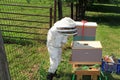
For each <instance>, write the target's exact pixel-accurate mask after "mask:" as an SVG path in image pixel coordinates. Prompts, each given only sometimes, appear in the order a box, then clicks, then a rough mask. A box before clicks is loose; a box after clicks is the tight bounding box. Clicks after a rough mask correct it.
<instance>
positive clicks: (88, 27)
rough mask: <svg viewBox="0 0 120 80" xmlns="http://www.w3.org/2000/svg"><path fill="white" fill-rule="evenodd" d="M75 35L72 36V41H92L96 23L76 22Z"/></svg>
mask: <svg viewBox="0 0 120 80" xmlns="http://www.w3.org/2000/svg"><path fill="white" fill-rule="evenodd" d="M76 27H77V33H78V34H77V35H75V36H74V37H73V41H79V40H84V41H93V40H95V36H96V28H97V23H96V22H86V23H82V22H78V23H77V26H76Z"/></svg>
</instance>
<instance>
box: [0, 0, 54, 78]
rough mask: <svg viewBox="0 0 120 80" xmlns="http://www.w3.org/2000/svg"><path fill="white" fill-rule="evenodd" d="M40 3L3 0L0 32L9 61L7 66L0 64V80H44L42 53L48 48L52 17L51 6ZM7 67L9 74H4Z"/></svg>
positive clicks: (0, 12) (1, 1)
mask: <svg viewBox="0 0 120 80" xmlns="http://www.w3.org/2000/svg"><path fill="white" fill-rule="evenodd" d="M40 5H41V4H40V2H39V3H37V1H36V3H34V4H33V3H31V4H28V3H27V2H26V0H0V31H2V37H3V40H4V46H5V52H6V57H7V60H8V66H7V65H5V66H2V68H4V69H2V68H1V65H0V80H9V78H10V77H11V80H41V79H40V74H41V73H40V69H41V68H40V65H41V64H42V63H41V62H42V59H43V58H42V56H41V53H43V54H45V53H46V51H47V50H46V46H45V43H44V42H46V36H47V32H48V29H49V28H50V27H51V26H52V17H53V16H52V7H45V6H43V5H41V6H43V7H41V6H40ZM1 40H2V38H1V37H0V41H1ZM2 46H3V43H2V45H1V43H0V48H1V47H2ZM1 52H2V51H1V49H0V57H1ZM4 58H5V57H4ZM1 59H2V58H0V61H1ZM6 62H7V61H5V63H6ZM7 67H9V70H10V75H9V74H7V73H5V74H3V73H4V71H7ZM1 71H2V72H3V73H2V72H1ZM2 75H3V76H2ZM5 75H7V76H5ZM1 76H2V77H1ZM7 78H8V79H7Z"/></svg>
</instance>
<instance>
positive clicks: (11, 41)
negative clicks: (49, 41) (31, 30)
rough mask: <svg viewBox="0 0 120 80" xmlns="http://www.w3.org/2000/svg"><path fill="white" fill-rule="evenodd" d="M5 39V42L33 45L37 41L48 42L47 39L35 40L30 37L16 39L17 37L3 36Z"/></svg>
mask: <svg viewBox="0 0 120 80" xmlns="http://www.w3.org/2000/svg"><path fill="white" fill-rule="evenodd" d="M3 40H4V43H5V44H18V45H23V46H25V45H33V44H35V42H38V43H42V44H45V43H46V41H45V40H41V41H38V40H36V41H35V40H29V39H16V38H4V37H3Z"/></svg>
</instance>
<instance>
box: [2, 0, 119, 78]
mask: <svg viewBox="0 0 120 80" xmlns="http://www.w3.org/2000/svg"><path fill="white" fill-rule="evenodd" d="M31 1H32V0H31ZM38 1H39V0H35V2H33V1H32V2H31V3H30V4H28V3H25V2H26V1H25V0H22V2H21V0H16V2H19V3H24V4H27V5H35V4H36V5H40V6H49V5H50V4H53V3H52V2H50V1H46V0H44V1H43V2H38ZM13 2H14V1H13ZM37 2H38V3H37ZM48 4H49V5H48ZM0 8H1V7H0ZM10 9H12V8H10ZM10 9H8V8H7V7H6V8H4V9H3V10H4V11H6V10H10ZM13 9H14V11H15V12H17V11H18V12H19V11H21V10H22V9H19V10H18V9H17V8H13ZM66 9H67V10H66V11H65V9H64V15H65V16H68V15H70V14H69V10H70V9H68V8H66ZM1 10H2V9H1ZM119 10H120V7H116V6H115V5H110V4H104V5H103V4H102V5H100V4H94V6H92V7H90V8H88V9H87V12H86V16H85V18H86V20H88V21H95V22H97V23H98V28H97V32H96V40H99V41H101V44H102V47H103V49H102V50H103V56H104V55H110V54H111V53H114V55H115V56H116V57H117V58H120V23H119V21H120V11H119ZM24 11H25V12H28V13H34V11H35V10H31V11H30V10H27V9H25V10H24ZM24 11H23V12H24ZM42 11H43V10H42ZM42 11H38V12H37V11H36V13H39V12H40V13H45V14H46V13H47V12H46V11H43V12H42ZM0 16H1V15H0ZM9 17H16V18H25V19H33V17H32V18H30V17H24V16H19V17H18V16H14V15H10V16H9ZM35 20H38V18H35ZM45 20H47V19H45ZM3 23H10V24H13V23H12V22H7V21H6V22H4V21H3ZM14 24H20V25H21V24H23V25H30V26H32V25H33V26H39V25H41V24H35V23H31V24H28V23H27V24H26V23H22V22H20V23H16V22H14ZM42 25H43V24H42ZM43 27H48V25H43ZM2 29H10V30H13V29H15V30H19V31H25V30H23V29H20V28H14V27H12V28H7V27H5V28H2ZM26 30H27V29H26ZM28 31H31V29H29V30H28ZM33 31H34V30H33ZM35 32H36V30H35ZM38 32H43V33H47V31H38ZM4 34H5V35H16V36H24V37H26V36H31V35H20V34H16V33H11V34H8V33H4ZM36 37H40V36H36ZM42 38H43V37H42ZM6 42H9V41H8V40H7V41H6ZM31 42H32V41H29V40H28V41H26V40H21V39H20V40H14V39H13V40H11V42H10V43H11V44H5V49H6V54H7V59H8V63H9V70H10V74H11V78H12V80H46V74H47V70H48V68H49V55H48V52H47V48H46V43H45V42H40V41H37V42H33V43H31ZM71 42H72V37H70V38H69V40H68V42H67V44H66V45H65V46H64V48H63V54H62V61H61V64H60V65H59V67H58V74H60V76H61V77H60V78H59V79H56V78H55V79H54V80H71V77H72V74H73V73H74V72H72V65H71V64H69V58H70V55H71V45H70V44H71ZM15 43H16V44H15ZM109 76H110V80H120V76H119V75H116V74H109Z"/></svg>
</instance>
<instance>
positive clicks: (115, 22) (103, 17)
mask: <svg viewBox="0 0 120 80" xmlns="http://www.w3.org/2000/svg"><path fill="white" fill-rule="evenodd" d="M87 11H93V12H96V14H97V15H96V14H95V16H94V14H93V16H86V17H85V18H86V19H87V20H88V21H95V22H97V23H98V24H105V25H108V26H110V27H112V28H120V22H119V21H120V15H117V14H114V13H120V7H116V6H107V5H93V6H91V7H89V8H88V9H87ZM97 12H103V13H97ZM104 13H108V14H104ZM109 13H113V14H109Z"/></svg>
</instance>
